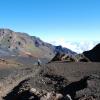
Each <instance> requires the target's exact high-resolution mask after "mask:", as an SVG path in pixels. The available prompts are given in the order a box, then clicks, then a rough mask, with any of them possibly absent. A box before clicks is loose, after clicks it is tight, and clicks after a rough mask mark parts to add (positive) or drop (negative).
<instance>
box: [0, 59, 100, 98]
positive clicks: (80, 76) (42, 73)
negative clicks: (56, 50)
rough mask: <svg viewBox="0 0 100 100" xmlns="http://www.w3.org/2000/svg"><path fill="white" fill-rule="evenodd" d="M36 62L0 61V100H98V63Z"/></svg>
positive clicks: (99, 96) (99, 80)
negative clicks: (38, 63) (39, 63)
mask: <svg viewBox="0 0 100 100" xmlns="http://www.w3.org/2000/svg"><path fill="white" fill-rule="evenodd" d="M26 62H27V63H26ZM28 62H29V63H28ZM33 62H34V61H33ZM36 63H37V62H36V61H35V63H32V59H31V60H27V58H25V59H24V61H23V60H17V59H12V58H11V59H9V60H8V58H6V60H5V59H1V60H0V97H1V98H0V100H100V63H92V62H81V63H79V62H77V63H76V62H69V63H66V62H51V63H48V64H42V65H41V66H38V65H37V64H36Z"/></svg>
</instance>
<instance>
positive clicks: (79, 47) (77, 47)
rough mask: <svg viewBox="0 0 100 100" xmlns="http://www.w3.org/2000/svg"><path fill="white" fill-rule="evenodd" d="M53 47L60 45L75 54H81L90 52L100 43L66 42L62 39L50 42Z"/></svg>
mask: <svg viewBox="0 0 100 100" xmlns="http://www.w3.org/2000/svg"><path fill="white" fill-rule="evenodd" d="M51 43H52V44H54V45H62V46H63V47H66V48H69V49H71V50H73V51H75V52H77V53H82V52H83V51H87V50H91V49H92V48H93V47H94V46H96V45H97V44H98V43H100V41H77V42H76V41H66V40H64V39H60V40H56V41H53V42H51Z"/></svg>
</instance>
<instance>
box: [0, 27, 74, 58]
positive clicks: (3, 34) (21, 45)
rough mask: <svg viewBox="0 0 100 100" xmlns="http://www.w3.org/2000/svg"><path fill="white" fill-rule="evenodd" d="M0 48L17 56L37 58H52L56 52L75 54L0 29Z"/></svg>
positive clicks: (23, 34)
mask: <svg viewBox="0 0 100 100" xmlns="http://www.w3.org/2000/svg"><path fill="white" fill-rule="evenodd" d="M0 48H1V50H4V49H6V50H9V51H11V52H14V53H15V52H16V53H17V54H18V55H24V56H25V55H28V56H32V57H39V58H52V57H53V56H54V55H55V54H56V53H57V52H60V53H69V54H70V55H73V54H76V53H75V52H73V51H71V50H70V49H68V48H63V47H62V46H54V45H52V44H50V43H46V42H44V41H42V40H41V39H40V38H38V37H36V36H30V35H28V34H27V33H21V32H14V31H12V30H10V29H0Z"/></svg>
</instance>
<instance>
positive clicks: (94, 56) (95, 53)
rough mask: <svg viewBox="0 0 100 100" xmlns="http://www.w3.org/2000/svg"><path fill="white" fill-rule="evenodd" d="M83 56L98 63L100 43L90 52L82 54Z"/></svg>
mask: <svg viewBox="0 0 100 100" xmlns="http://www.w3.org/2000/svg"><path fill="white" fill-rule="evenodd" d="M83 54H84V55H85V56H86V57H87V58H88V59H90V60H91V61H93V62H100V43H99V44H98V45H96V46H95V47H94V48H93V49H92V50H90V51H85V52H83Z"/></svg>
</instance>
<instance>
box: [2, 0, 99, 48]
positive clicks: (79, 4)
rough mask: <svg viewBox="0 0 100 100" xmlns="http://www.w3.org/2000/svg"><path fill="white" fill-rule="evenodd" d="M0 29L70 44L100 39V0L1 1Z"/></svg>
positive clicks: (56, 43) (64, 44) (51, 41)
mask: <svg viewBox="0 0 100 100" xmlns="http://www.w3.org/2000/svg"><path fill="white" fill-rule="evenodd" d="M0 28H9V29H12V30H14V31H18V32H25V33H28V34H30V35H32V36H37V37H40V38H41V39H42V40H44V41H46V42H50V43H54V44H55V45H58V44H60V45H63V46H66V47H67V44H66V42H67V41H69V42H77V41H78V42H81V41H99V38H100V0H0Z"/></svg>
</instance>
